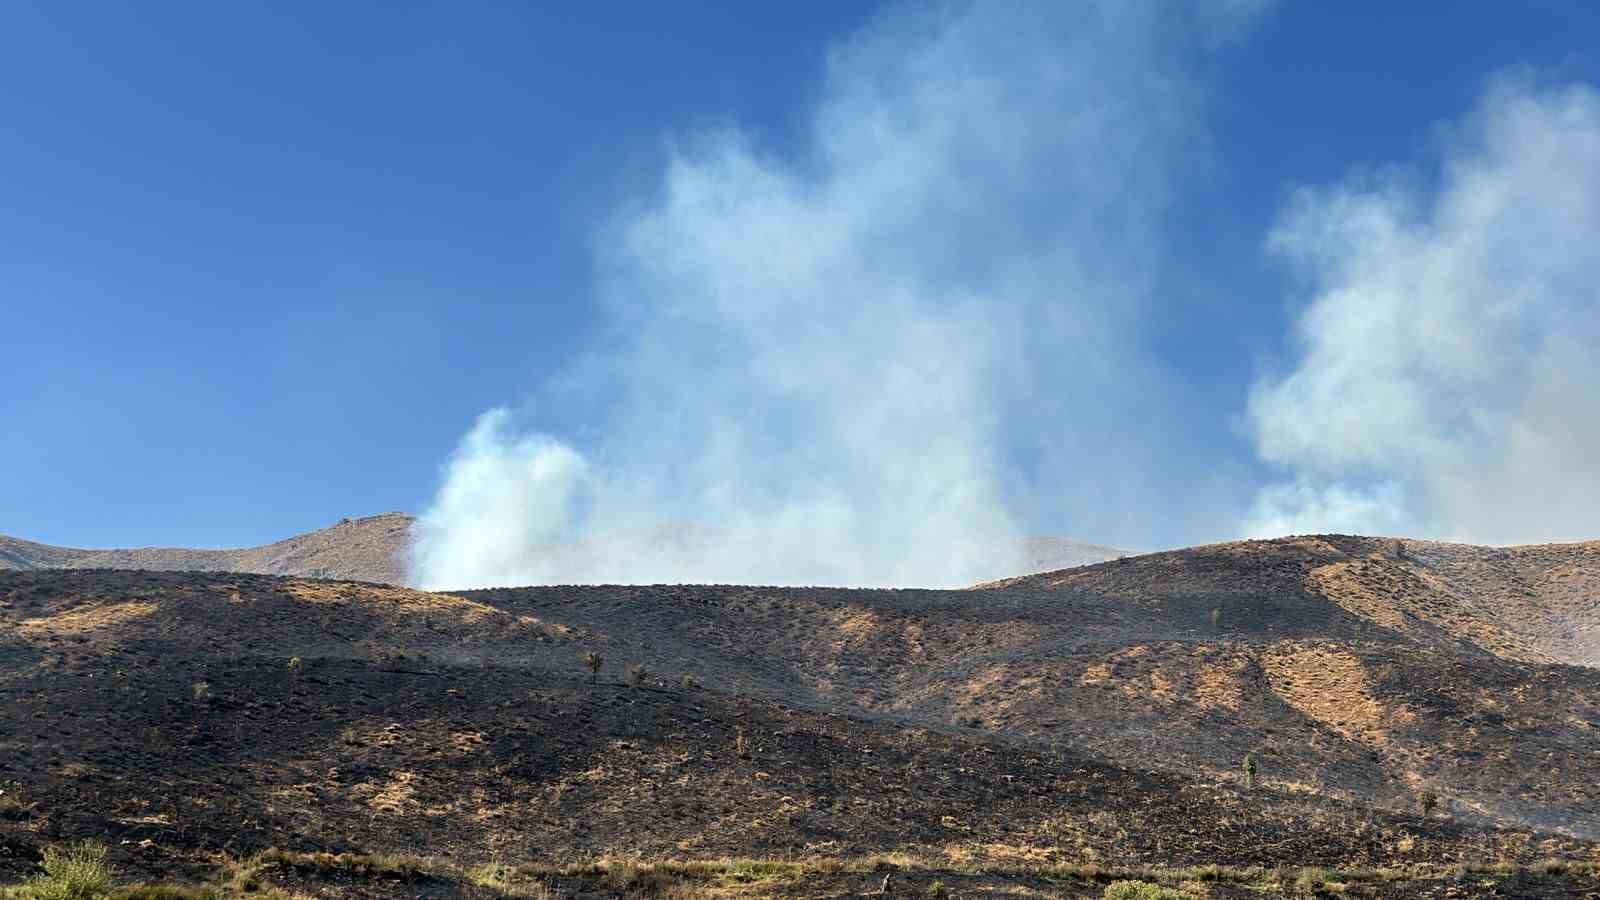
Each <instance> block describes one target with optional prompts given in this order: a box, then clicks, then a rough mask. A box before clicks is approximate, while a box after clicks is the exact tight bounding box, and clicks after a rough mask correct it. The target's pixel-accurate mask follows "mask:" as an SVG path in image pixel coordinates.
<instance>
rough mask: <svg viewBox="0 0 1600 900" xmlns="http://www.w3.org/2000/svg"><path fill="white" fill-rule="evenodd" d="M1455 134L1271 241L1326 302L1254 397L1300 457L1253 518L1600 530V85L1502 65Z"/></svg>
mask: <svg viewBox="0 0 1600 900" xmlns="http://www.w3.org/2000/svg"><path fill="white" fill-rule="evenodd" d="M1442 147H1443V154H1442V161H1441V162H1440V164H1439V167H1438V170H1437V171H1436V172H1426V173H1416V172H1403V171H1399V170H1392V171H1387V172H1379V173H1374V174H1369V175H1366V176H1364V177H1360V178H1352V179H1350V180H1349V181H1348V182H1347V183H1345V184H1342V185H1339V186H1336V187H1332V188H1328V189H1323V190H1308V191H1305V192H1303V193H1301V194H1300V195H1299V196H1298V198H1297V199H1296V200H1295V201H1294V203H1293V204H1292V205H1291V207H1290V208H1289V210H1288V211H1287V213H1286V214H1285V215H1284V217H1283V219H1282V221H1281V222H1280V223H1279V225H1278V227H1277V229H1276V230H1275V231H1274V233H1273V234H1272V236H1271V239H1270V247H1271V248H1272V249H1273V250H1274V251H1276V252H1278V253H1281V254H1282V255H1283V256H1284V257H1285V258H1287V259H1288V260H1290V261H1291V263H1292V264H1293V265H1294V266H1295V267H1296V268H1297V269H1298V271H1299V272H1301V273H1302V274H1303V275H1304V276H1305V278H1306V279H1307V280H1308V282H1309V284H1310V285H1311V287H1312V294H1313V298H1312V300H1311V301H1310V303H1309V305H1308V306H1307V307H1306V308H1305V310H1304V312H1303V314H1302V315H1301V316H1300V319H1299V323H1298V331H1297V337H1298V341H1299V347H1298V351H1299V353H1298V360H1297V363H1296V365H1295V366H1294V367H1293V369H1292V370H1291V371H1289V372H1288V373H1287V374H1285V375H1283V376H1282V377H1277V378H1268V379H1263V380H1261V381H1259V382H1258V383H1257V384H1256V385H1255V388H1254V391H1253V393H1252V396H1251V398H1250V403H1249V415H1250V419H1251V422H1252V424H1253V428H1254V435H1255V440H1256V445H1257V448H1258V450H1259V452H1260V454H1261V456H1262V457H1263V458H1264V459H1266V460H1267V461H1269V462H1271V463H1275V464H1278V465H1280V466H1283V467H1284V468H1285V469H1287V470H1289V472H1290V473H1291V474H1290V477H1289V481H1287V482H1286V483H1283V484H1279V485H1275V486H1273V487H1270V488H1268V489H1267V490H1265V491H1263V492H1262V493H1261V495H1260V497H1259V499H1258V503H1257V506H1256V511H1255V515H1254V516H1253V517H1252V519H1251V521H1250V523H1249V526H1248V527H1249V530H1250V531H1252V532H1253V533H1256V534H1282V533H1285V532H1294V531H1299V532H1304V531H1314V530H1327V529H1337V530H1343V531H1360V532H1369V533H1370V532H1387V533H1391V534H1392V533H1410V534H1418V535H1430V536H1437V537H1441V538H1447V539H1455V540H1465V541H1473V542H1484V543H1509V542H1528V541H1540V540H1562V539H1579V538H1592V537H1594V536H1595V533H1594V529H1595V527H1596V524H1597V513H1596V510H1597V509H1600V465H1597V464H1596V461H1597V460H1600V352H1597V350H1596V348H1600V252H1597V251H1596V248H1597V247H1600V93H1597V92H1596V91H1595V90H1594V89H1593V88H1591V87H1588V86H1584V85H1566V86H1550V85H1541V84H1539V83H1538V82H1537V81H1536V80H1535V79H1534V78H1533V77H1532V76H1530V75H1528V74H1526V73H1520V74H1513V75H1507V76H1504V77H1501V78H1500V79H1498V80H1496V81H1495V82H1494V83H1493V84H1492V86H1491V87H1490V88H1489V89H1488V90H1487V91H1486V93H1485V96H1484V97H1483V98H1482V101H1481V103H1480V105H1479V107H1478V108H1477V110H1476V111H1475V112H1474V113H1473V114H1472V115H1471V116H1470V118H1469V119H1468V120H1467V121H1465V122H1464V123H1461V124H1460V125H1459V126H1457V127H1455V128H1453V129H1450V130H1448V131H1447V132H1445V133H1444V134H1443V135H1442Z"/></svg>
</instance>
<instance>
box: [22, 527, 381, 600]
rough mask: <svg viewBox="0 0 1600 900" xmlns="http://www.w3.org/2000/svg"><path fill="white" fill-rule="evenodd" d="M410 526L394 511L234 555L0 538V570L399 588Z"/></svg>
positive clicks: (216, 551) (232, 553)
mask: <svg viewBox="0 0 1600 900" xmlns="http://www.w3.org/2000/svg"><path fill="white" fill-rule="evenodd" d="M411 521H412V519H411V517H410V516H408V515H406V514H405V513H398V512H389V513H382V514H379V515H376V516H367V517H365V518H360V519H343V520H341V521H339V522H338V523H337V524H335V525H332V526H330V527H328V528H323V529H320V530H318V531H313V532H310V533H308V534H300V535H295V536H294V537H291V538H288V539H286V540H281V541H278V542H277V543H274V544H267V545H266V546H264V547H246V548H243V549H238V550H192V549H187V548H181V547H145V548H140V549H135V550H79V549H75V548H72V547H52V546H50V545H48V544H37V543H34V542H32V541H24V540H20V539H18V538H13V537H5V536H4V535H0V569H21V570H25V571H26V570H36V569H144V570H148V571H161V572H178V571H184V572H248V573H253V574H257V575H294V576H299V577H303V578H338V579H346V580H351V581H375V582H382V583H386V584H400V583H401V582H403V581H404V580H405V573H406V561H405V552H406V547H407V545H408V541H409V533H410V529H411Z"/></svg>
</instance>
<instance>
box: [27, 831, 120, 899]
mask: <svg viewBox="0 0 1600 900" xmlns="http://www.w3.org/2000/svg"><path fill="white" fill-rule="evenodd" d="M40 866H41V867H42V868H43V869H44V872H43V873H42V874H39V875H35V876H34V877H33V878H31V879H29V880H28V881H27V882H25V883H24V884H23V886H22V889H23V894H22V895H23V896H24V897H27V898H28V900H98V898H102V897H106V896H108V895H109V894H110V893H111V867H110V866H109V865H107V864H106V848H105V847H102V846H101V845H99V844H94V843H90V842H88V841H84V842H83V843H79V844H73V845H72V846H70V847H68V848H67V849H65V850H60V849H57V848H55V847H51V848H49V849H47V850H45V851H44V861H43V862H42V863H40Z"/></svg>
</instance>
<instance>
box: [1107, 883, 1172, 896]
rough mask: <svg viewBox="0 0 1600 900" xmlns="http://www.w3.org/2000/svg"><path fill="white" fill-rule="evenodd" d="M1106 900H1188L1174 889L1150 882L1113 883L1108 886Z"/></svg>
mask: <svg viewBox="0 0 1600 900" xmlns="http://www.w3.org/2000/svg"><path fill="white" fill-rule="evenodd" d="M1105 900H1188V898H1186V897H1185V896H1184V895H1183V894H1181V893H1179V892H1178V891H1175V890H1173V889H1172V888H1164V887H1162V886H1161V885H1159V884H1151V883H1150V882H1148V881H1113V882H1111V883H1110V884H1108V885H1106V892H1105Z"/></svg>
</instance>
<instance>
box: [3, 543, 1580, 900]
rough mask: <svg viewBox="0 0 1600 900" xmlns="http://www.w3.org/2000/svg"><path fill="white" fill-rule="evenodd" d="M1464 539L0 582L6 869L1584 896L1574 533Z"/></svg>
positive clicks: (461, 881) (384, 890) (711, 885)
mask: <svg viewBox="0 0 1600 900" xmlns="http://www.w3.org/2000/svg"><path fill="white" fill-rule="evenodd" d="M1469 549H1471V550H1479V551H1481V553H1484V554H1495V553H1506V554H1508V555H1509V557H1510V558H1494V557H1489V558H1487V560H1486V561H1485V560H1479V559H1478V558H1477V557H1474V556H1472V553H1471V552H1469V550H1467V549H1460V548H1454V547H1452V545H1424V544H1421V543H1420V542H1405V543H1404V544H1403V546H1400V547H1398V548H1397V547H1396V544H1395V542H1393V541H1388V542H1385V541H1380V540H1375V539H1357V538H1336V537H1335V538H1306V539H1296V540H1286V541H1278V542H1257V543H1252V544H1237V545H1219V546H1218V547H1211V548H1196V549H1194V550H1189V551H1180V552H1178V553H1174V554H1157V555H1152V556H1147V557H1138V558H1134V559H1130V560H1126V561H1122V562H1111V563H1106V564H1102V565H1099V566H1093V567H1088V568H1083V569H1076V570H1069V571H1067V572H1061V573H1053V574H1051V575H1046V576H1037V577H1033V578H1029V579H1018V580H1012V581H1009V582H1004V583H999V584H995V585H987V586H983V587H981V588H979V589H975V590H971V591H849V590H832V589H775V588H749V587H726V586H724V587H717V586H709V587H658V588H624V587H594V588H541V589H520V590H503V591H479V592H463V593H458V594H426V593H420V592H415V591H409V590H405V589H400V588H393V587H388V586H382V585H373V584H363V583H355V582H330V581H307V580H297V579H292V578H277V577H266V576H252V575H235V574H208V575H195V574H184V573H132V572H111V571H78V572H0V699H3V700H4V703H3V704H0V787H3V788H4V789H5V790H6V791H7V793H6V794H5V795H4V796H6V797H10V798H12V800H11V801H10V803H9V804H8V805H7V806H6V810H7V811H5V814H4V815H3V816H0V881H15V880H17V879H20V878H22V877H24V876H26V875H27V874H28V873H29V872H30V871H32V870H33V868H34V867H35V864H36V860H37V858H38V855H39V853H40V852H41V851H42V850H43V848H45V847H47V846H51V845H55V844H60V843H63V842H68V841H71V840H75V839H81V838H92V839H96V840H100V841H103V842H105V843H107V844H108V845H110V846H111V847H112V849H113V856H114V858H115V861H116V863H117V864H118V865H119V867H120V868H121V870H122V871H123V872H124V873H125V875H127V876H128V877H137V878H143V879H147V880H158V879H166V880H177V881H184V882H189V883H200V882H203V881H206V880H207V879H215V878H217V877H219V873H223V872H227V871H230V870H234V874H235V875H237V874H238V872H237V870H238V869H239V867H241V866H250V865H253V866H255V868H254V869H252V870H251V871H252V872H254V873H255V874H253V875H252V876H251V878H252V879H254V880H253V881H250V879H246V881H250V883H253V884H256V885H257V886H258V887H260V888H262V889H266V888H267V887H269V886H272V885H276V886H278V887H281V888H283V889H285V890H288V891H290V892H291V893H293V894H302V895H319V894H320V895H327V896H340V895H350V894H352V893H354V894H371V895H386V896H420V895H438V896H450V895H456V896H463V895H476V896H501V895H507V894H510V895H515V894H516V892H519V891H520V892H523V893H524V895H527V893H528V892H530V891H535V890H539V891H548V892H550V895H555V896H564V895H571V894H588V895H595V896H604V895H609V894H619V893H629V892H633V893H650V892H655V893H670V892H672V891H678V892H680V895H681V896H698V895H700V894H701V893H705V894H717V893H758V894H760V893H764V894H771V895H801V896H848V895H852V894H857V893H861V892H865V891H869V890H876V889H878V888H879V887H880V886H881V882H882V878H883V876H884V875H885V874H890V875H893V876H895V877H896V878H898V879H899V881H898V884H899V888H897V889H896V890H897V891H900V892H902V893H906V894H909V893H910V892H912V891H925V890H927V889H928V887H929V886H930V885H931V884H932V883H933V882H934V881H940V882H942V883H943V884H944V886H945V887H947V888H949V889H950V890H951V891H953V892H955V893H957V894H960V895H980V894H985V893H992V892H1000V891H1010V892H1013V893H1021V894H1024V895H1026V894H1028V893H1031V894H1034V895H1044V896H1099V895H1100V893H1101V892H1102V891H1103V890H1104V888H1105V885H1106V883H1108V882H1109V881H1110V880H1112V879H1113V878H1116V877H1123V876H1128V877H1131V876H1134V875H1141V874H1142V875H1143V876H1144V877H1148V878H1150V879H1155V880H1161V881H1165V882H1166V883H1168V884H1169V885H1170V886H1172V887H1175V888H1177V887H1180V886H1182V885H1184V884H1186V883H1187V884H1188V887H1187V888H1185V890H1189V891H1190V892H1191V893H1199V892H1201V891H1208V892H1210V894H1211V896H1218V897H1222V896H1234V895H1238V896H1246V895H1257V894H1255V893H1253V892H1255V891H1258V890H1260V889H1270V890H1280V889H1281V890H1282V891H1285V892H1294V891H1296V890H1302V889H1303V890H1305V891H1309V890H1313V889H1314V888H1315V885H1314V884H1313V882H1317V880H1318V879H1323V881H1324V882H1328V883H1331V884H1333V885H1338V886H1342V887H1339V889H1340V890H1345V891H1347V892H1354V893H1362V892H1365V893H1367V894H1368V895H1370V896H1405V895H1412V896H1480V895H1486V894H1487V892H1490V891H1498V892H1500V893H1501V895H1507V896H1518V895H1521V896H1553V895H1560V894H1562V893H1563V892H1564V893H1569V894H1571V895H1573V896H1582V895H1583V893H1584V892H1585V891H1590V890H1594V889H1596V888H1597V887H1600V884H1597V882H1595V880H1594V878H1593V875H1592V874H1591V873H1590V870H1589V868H1588V867H1587V865H1588V860H1590V859H1591V858H1592V852H1593V847H1592V845H1591V844H1589V843H1588V842H1587V840H1586V839H1587V838H1589V837H1590V836H1591V834H1592V832H1593V830H1594V829H1595V827H1596V823H1597V818H1596V816H1597V809H1596V804H1595V800H1594V795H1593V793H1592V787H1591V785H1592V783H1593V782H1594V777H1593V776H1594V773H1595V771H1596V767H1595V764H1594V762H1593V759H1594V758H1595V754H1596V753H1600V739H1597V737H1596V723H1597V722H1600V714H1597V712H1596V710H1595V706H1594V704H1595V703H1596V702H1597V701H1600V680H1597V678H1596V677H1595V673H1594V672H1593V671H1592V670H1591V669H1589V668H1586V667H1583V666H1579V665H1573V664H1571V663H1572V662H1574V661H1576V660H1577V659H1578V658H1579V655H1580V654H1582V653H1586V652H1588V650H1587V647H1588V645H1587V644H1586V643H1585V641H1586V637H1585V635H1586V634H1587V631H1586V629H1584V628H1583V627H1581V620H1582V619H1583V616H1584V613H1585V611H1586V610H1587V608H1588V607H1587V604H1588V603H1589V602H1590V598H1591V596H1592V595H1590V594H1588V593H1586V591H1587V590H1588V588H1587V587H1586V585H1588V584H1590V581H1588V580H1586V579H1590V578H1592V577H1593V571H1594V570H1593V568H1592V567H1591V562H1590V559H1589V556H1590V554H1591V552H1592V551H1593V547H1592V545H1569V547H1568V548H1566V549H1561V548H1556V549H1551V548H1529V549H1527V550H1520V549H1519V550H1516V551H1492V550H1481V548H1469ZM1528 592H1531V593H1532V597H1531V599H1530V598H1529V597H1528ZM1541 592H1542V593H1541ZM1535 603H1536V604H1537V605H1538V606H1539V608H1540V609H1541V610H1543V611H1542V612H1539V613H1537V615H1536V614H1535V612H1532V611H1530V610H1529V609H1528V608H1525V607H1531V606H1532V605H1533V604H1535ZM1213 610H1220V612H1218V613H1215V614H1214V613H1213V612H1212V611H1213ZM1538 616H1543V618H1542V619H1540V618H1538ZM591 651H592V652H596V653H599V654H601V655H602V656H603V657H604V659H605V666H604V668H603V669H602V671H601V674H600V676H599V677H598V678H597V679H594V680H593V682H591V676H590V675H589V674H588V673H587V672H586V671H585V670H584V668H583V666H582V656H583V654H584V653H587V652H591ZM291 660H295V662H293V663H291ZM634 665H637V666H642V667H643V669H644V670H645V671H644V673H643V675H642V677H640V678H638V679H637V681H638V684H637V685H630V684H627V683H625V682H626V681H627V680H628V679H627V678H625V677H624V671H625V670H626V668H627V667H629V666H634ZM684 675H688V676H690V681H689V682H685V681H684V679H683V676H684ZM1246 754H1253V755H1254V756H1255V758H1256V759H1257V760H1258V761H1259V770H1260V783H1259V784H1257V785H1255V786H1254V787H1250V788H1247V787H1246V786H1245V785H1243V784H1242V783H1241V777H1240V776H1239V774H1238V773H1239V765H1240V762H1241V760H1242V759H1243V757H1244V756H1245V755H1246ZM1425 794H1435V795H1437V796H1438V798H1439V805H1438V809H1436V810H1435V811H1434V812H1433V814H1432V815H1431V816H1428V817H1426V818H1424V817H1423V816H1421V815H1420V814H1419V806H1418V804H1419V800H1420V798H1421V797H1422V796H1423V795H1425ZM317 853H343V854H347V855H346V856H344V857H341V858H339V859H334V858H332V857H319V856H316V855H315V854H317ZM262 854H265V855H262ZM363 854H366V855H368V856H367V857H363V856H362V855H363ZM372 854H377V855H378V856H376V857H373V856H370V855H372ZM400 854H417V855H425V856H427V857H430V860H429V861H426V862H419V861H410V862H404V861H398V862H397V860H398V859H399V856H398V855H400ZM363 858H365V859H367V862H366V863H361V862H360V860H362V859H363ZM740 858H748V859H754V860H758V861H763V862H760V863H759V864H758V863H756V862H748V861H747V862H742V863H741V862H739V861H738V860H739V859H740ZM374 859H376V860H378V862H373V860H374ZM1551 859H1555V860H1564V862H1560V863H1558V864H1550V865H1547V866H1545V867H1544V868H1541V869H1539V870H1537V871H1535V870H1533V869H1531V868H1526V867H1528V866H1531V865H1533V864H1535V863H1536V862H1538V861H1540V860H1551ZM252 860H253V861H254V862H251V861H252ZM341 860H342V861H341ZM383 860H387V861H388V862H387V863H384V862H383ZM660 860H678V861H683V860H700V861H721V862H716V863H714V864H713V863H704V864H703V865H704V866H708V867H709V868H705V869H703V870H700V871H698V874H693V873H690V874H683V872H680V873H679V874H678V875H672V874H671V872H670V871H668V868H670V867H668V868H661V869H660V871H656V870H654V869H651V867H650V866H649V865H648V863H649V862H650V861H660ZM780 863H781V864H782V865H780ZM676 865H679V866H680V867H681V866H682V865H683V863H681V862H680V863H676ZM763 865H764V866H768V867H769V868H766V869H762V868H761V866H763ZM1211 865H1215V866H1222V867H1227V868H1223V869H1213V870H1207V871H1199V870H1176V869H1174V868H1173V867H1179V868H1180V869H1181V867H1191V866H1211ZM363 866H365V868H363ZM718 866H720V867H721V868H718ZM740 866H743V867H744V868H739V867H740ZM784 866H788V867H789V868H784ZM1143 866H1152V867H1166V869H1167V870H1166V871H1160V872H1143V873H1141V872H1137V871H1133V870H1131V869H1124V870H1121V871H1119V870H1118V867H1143ZM1306 866H1314V867H1327V868H1328V869H1330V870H1333V871H1331V872H1327V873H1321V874H1317V873H1316V872H1315V871H1313V872H1312V873H1310V874H1309V875H1305V873H1301V872H1300V871H1299V868H1298V867H1306ZM1497 866H1498V867H1499V868H1496V867H1497ZM1519 866H1521V867H1523V868H1518V867H1519ZM1097 867H1098V868H1097ZM1251 867H1262V868H1260V869H1254V868H1251ZM1473 867H1476V868H1473ZM1363 870H1365V871H1363ZM685 871H687V870H685ZM652 872H654V873H655V874H652ZM741 872H742V873H743V874H742V875H741V874H739V873H741ZM362 873H364V874H362ZM1302 875H1305V878H1304V879H1302ZM658 876H659V877H658ZM1340 879H1344V880H1342V881H1341V880H1340ZM1302 881H1304V883H1303V884H1301V882H1302ZM239 883H241V884H242V883H243V882H239ZM1297 884H1300V887H1296V885H1297ZM686 885H687V886H686ZM237 887H238V884H235V888H237ZM241 890H242V888H241Z"/></svg>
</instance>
